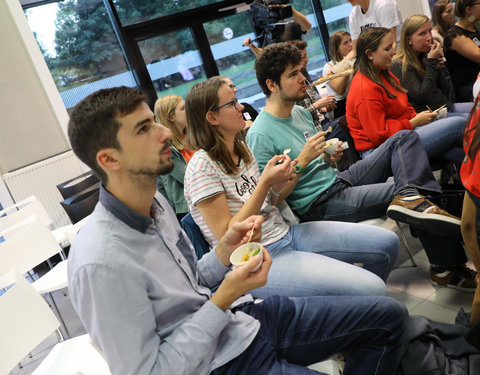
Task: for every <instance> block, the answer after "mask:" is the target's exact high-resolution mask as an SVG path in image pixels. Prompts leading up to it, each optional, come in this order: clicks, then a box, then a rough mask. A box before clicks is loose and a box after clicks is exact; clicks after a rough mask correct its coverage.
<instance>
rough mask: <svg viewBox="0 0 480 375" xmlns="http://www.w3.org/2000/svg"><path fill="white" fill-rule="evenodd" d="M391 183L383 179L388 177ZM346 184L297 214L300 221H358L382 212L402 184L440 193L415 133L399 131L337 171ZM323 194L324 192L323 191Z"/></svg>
mask: <svg viewBox="0 0 480 375" xmlns="http://www.w3.org/2000/svg"><path fill="white" fill-rule="evenodd" d="M392 175H393V176H394V182H393V183H391V182H385V181H386V180H387V179H388V177H389V176H392ZM338 179H339V180H341V181H344V182H345V183H346V184H347V186H346V187H345V188H344V189H342V190H341V191H339V192H337V193H336V194H335V195H333V196H332V197H329V199H326V200H325V199H323V198H324V197H323V194H322V195H320V196H319V197H318V198H317V200H316V201H315V202H314V203H313V205H312V206H311V207H310V209H309V211H308V212H307V213H306V214H304V215H301V218H302V220H303V221H311V220H338V221H350V222H359V221H362V220H367V219H372V218H376V217H379V216H383V215H385V212H386V208H387V206H388V204H389V203H390V202H391V201H392V199H393V197H394V196H395V195H396V194H398V192H399V191H400V190H401V189H402V188H404V187H415V188H418V189H419V190H423V191H430V192H441V187H440V185H439V184H438V183H437V182H436V181H435V178H434V177H433V173H432V170H431V169H430V164H429V162H428V158H427V156H426V154H425V152H424V150H423V148H422V144H421V143H420V141H419V137H418V135H417V134H416V133H415V132H412V131H410V130H402V131H399V132H397V133H395V134H394V135H392V136H391V137H390V138H389V139H387V140H386V141H385V142H384V143H383V144H382V145H380V146H379V147H378V148H376V149H375V150H374V151H373V152H372V153H370V154H369V155H368V156H367V157H365V158H364V159H362V160H359V161H357V162H356V163H355V164H353V165H352V166H351V167H350V168H348V169H347V170H345V171H343V172H340V173H339V174H338ZM324 194H325V193H324Z"/></svg>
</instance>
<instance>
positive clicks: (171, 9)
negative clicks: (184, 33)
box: [113, 0, 221, 25]
mask: <svg viewBox="0 0 480 375" xmlns="http://www.w3.org/2000/svg"><path fill="white" fill-rule="evenodd" d="M220 1H221V0H195V1H192V0H150V1H139V0H113V3H114V5H115V9H116V10H117V13H118V16H119V17H120V21H121V23H122V24H123V25H130V24H133V23H139V22H143V21H148V20H151V19H154V18H159V17H163V16H168V15H170V14H175V13H180V12H183V11H185V10H189V9H192V8H198V7H201V6H204V5H209V4H214V3H218V2H220Z"/></svg>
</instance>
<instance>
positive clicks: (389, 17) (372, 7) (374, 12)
mask: <svg viewBox="0 0 480 375" xmlns="http://www.w3.org/2000/svg"><path fill="white" fill-rule="evenodd" d="M348 2H349V3H350V4H352V6H353V10H352V12H351V13H350V18H349V28H350V33H351V34H352V43H353V51H356V46H357V39H358V37H359V36H360V33H361V32H362V31H363V30H365V29H367V28H369V27H375V26H376V27H385V28H387V29H390V30H392V33H393V35H395V36H396V37H395V42H394V46H393V49H394V50H396V49H397V43H398V42H400V30H401V29H402V23H403V22H402V15H401V13H400V9H399V8H398V5H397V3H396V1H395V0H348Z"/></svg>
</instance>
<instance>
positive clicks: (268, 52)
mask: <svg viewBox="0 0 480 375" xmlns="http://www.w3.org/2000/svg"><path fill="white" fill-rule="evenodd" d="M301 62H302V53H301V52H300V50H299V49H298V48H297V47H295V46H293V45H292V44H289V43H275V44H270V45H269V46H267V47H265V48H264V49H263V51H262V53H261V54H260V56H259V57H257V60H256V61H255V71H256V73H257V80H258V84H259V85H260V87H261V88H262V90H263V93H264V94H265V95H266V96H267V98H269V97H270V94H271V91H270V90H269V88H268V87H267V79H270V80H272V81H273V82H275V83H276V84H277V85H279V84H280V76H281V75H282V73H283V72H284V71H285V70H286V69H287V68H288V67H289V66H297V65H299V64H301Z"/></svg>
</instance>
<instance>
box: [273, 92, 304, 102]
mask: <svg viewBox="0 0 480 375" xmlns="http://www.w3.org/2000/svg"><path fill="white" fill-rule="evenodd" d="M306 97H307V92H306V91H305V93H303V94H297V95H296V96H286V95H285V94H284V93H282V92H281V91H280V98H281V99H282V100H283V101H284V102H296V101H297V100H301V99H305V98H306Z"/></svg>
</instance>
